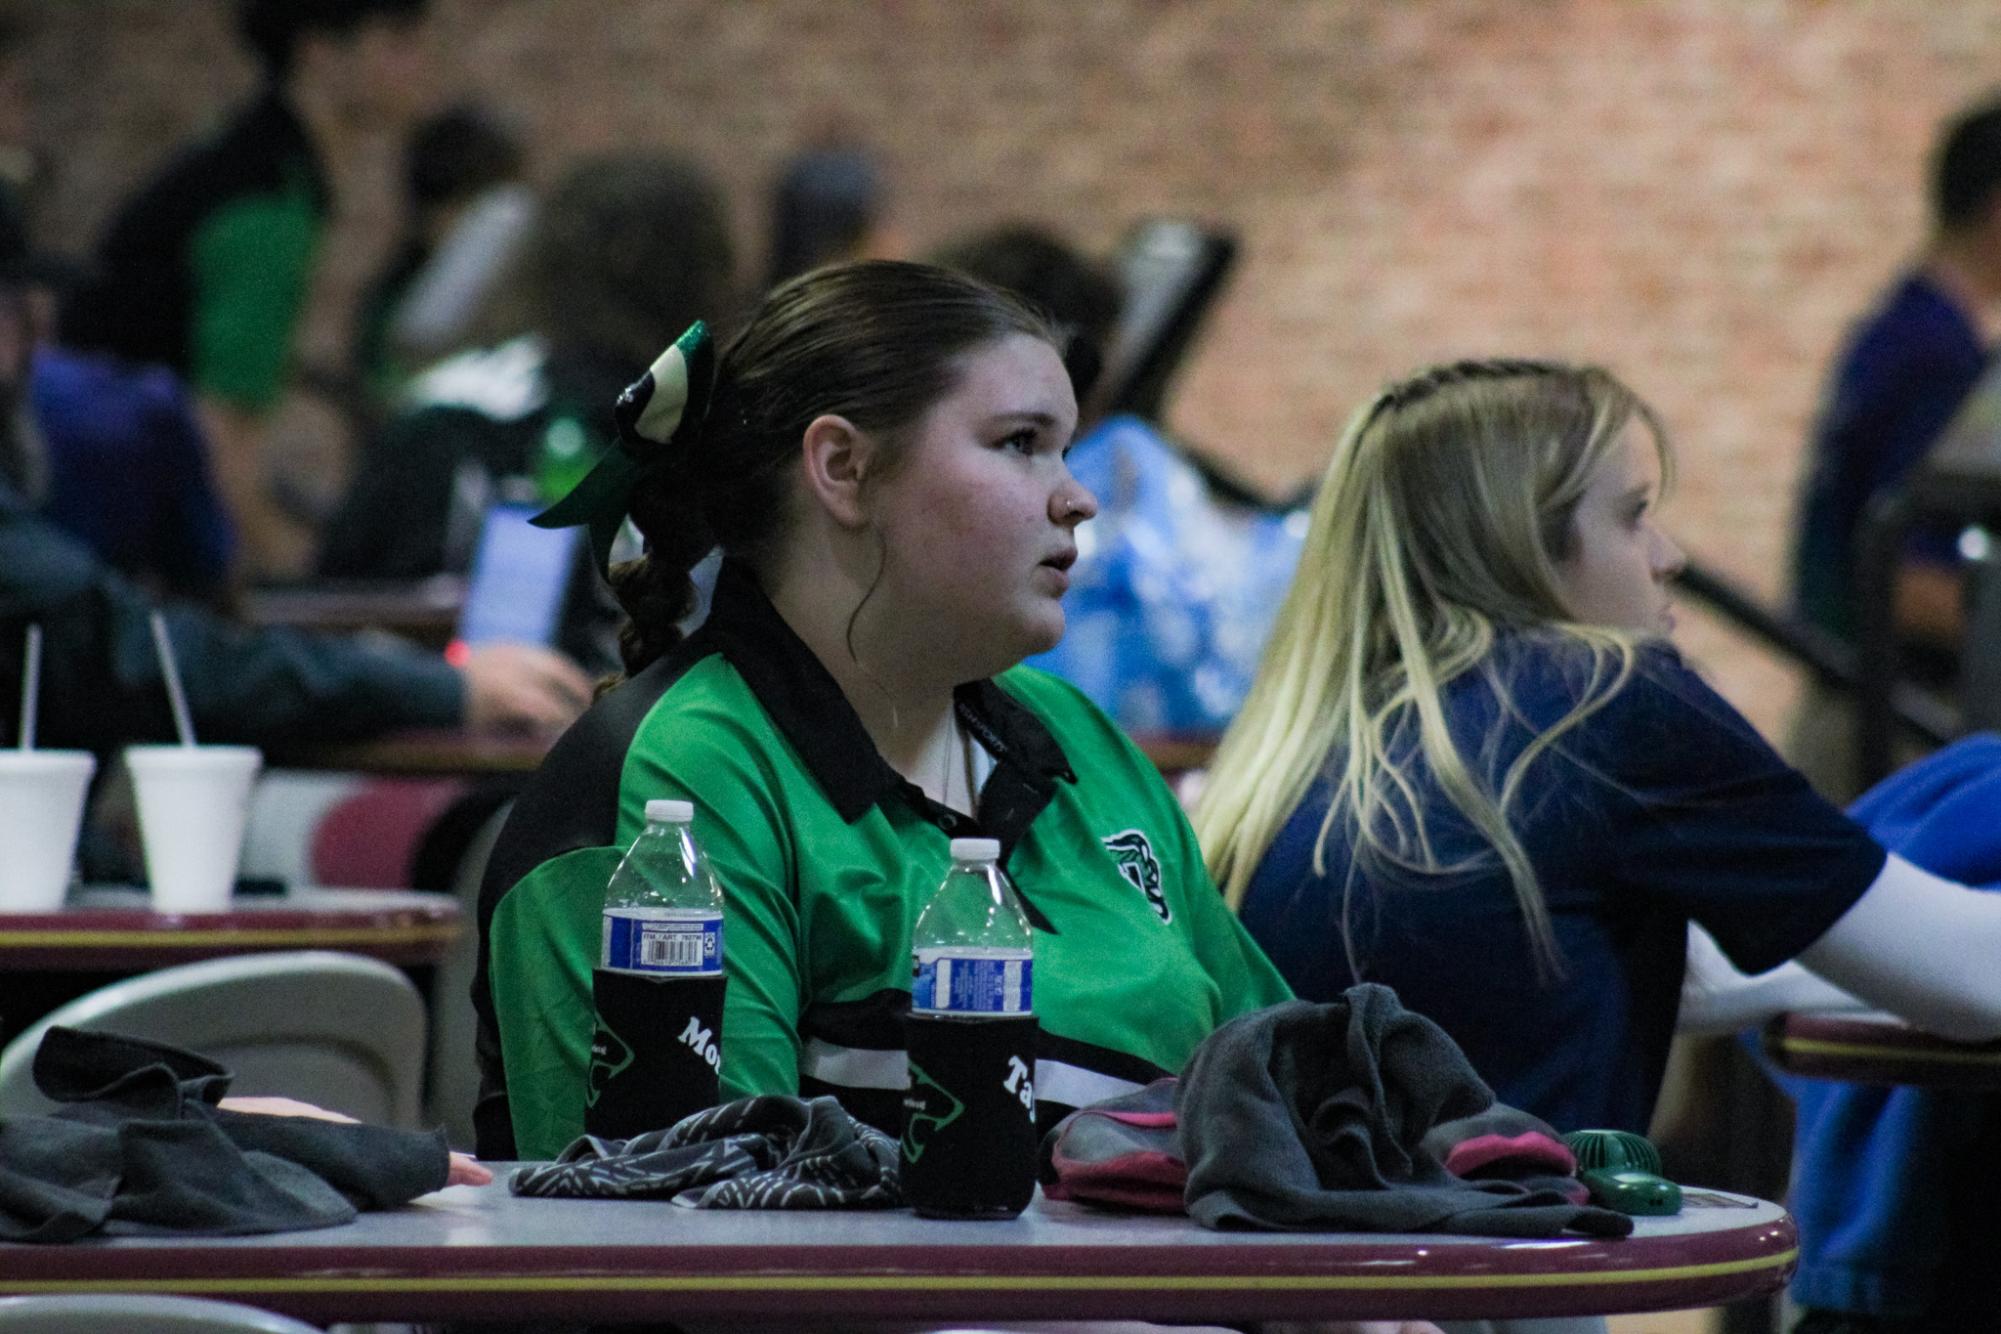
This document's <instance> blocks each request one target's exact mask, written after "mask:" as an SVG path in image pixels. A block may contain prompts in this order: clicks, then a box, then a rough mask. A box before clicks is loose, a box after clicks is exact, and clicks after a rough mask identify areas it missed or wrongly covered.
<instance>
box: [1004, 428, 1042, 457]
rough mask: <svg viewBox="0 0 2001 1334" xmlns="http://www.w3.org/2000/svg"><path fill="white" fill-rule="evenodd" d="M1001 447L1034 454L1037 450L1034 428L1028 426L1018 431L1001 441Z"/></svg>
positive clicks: (1020, 452)
mask: <svg viewBox="0 0 2001 1334" xmlns="http://www.w3.org/2000/svg"><path fill="white" fill-rule="evenodd" d="M1001 448H1002V449H1012V450H1014V451H1015V452H1016V453H1019V454H1033V453H1034V452H1035V431H1034V429H1033V428H1026V429H1023V430H1019V431H1016V432H1015V433H1014V434H1013V435H1011V436H1008V437H1007V438H1006V439H1005V440H1002V441H1001Z"/></svg>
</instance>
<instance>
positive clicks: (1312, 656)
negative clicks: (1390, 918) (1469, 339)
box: [1194, 361, 1668, 975]
mask: <svg viewBox="0 0 2001 1334" xmlns="http://www.w3.org/2000/svg"><path fill="white" fill-rule="evenodd" d="M1635 418H1637V419H1638V420H1640V421H1641V422H1643V423H1644V424H1645V425H1646V427H1647V429H1648V431H1649V433H1650V434H1651V435H1652V437H1653V444H1654V447H1655V449H1656V450H1657V451H1658V452H1659V454H1660V456H1661V464H1662V468H1663V476H1665V473H1666V469H1667V466H1668V450H1667V441H1666V436H1665V434H1664V433H1663V432H1662V430H1661V427H1660V423H1659V421H1658V419H1657V418H1656V417H1655V416H1654V414H1653V412H1652V410H1651V409H1649V408H1648V407H1647V405H1646V404H1645V403H1643V402H1641V401H1640V399H1639V398H1638V397H1637V396H1636V395H1634V394H1633V392H1632V391H1631V390H1629V389H1627V388H1626V387H1625V386H1624V385H1622V384H1621V383H1619V381H1618V380H1616V379H1614V378H1613V377H1612V376H1611V375H1610V374H1609V373H1608V372H1606V371H1603V370H1600V369H1598V368H1596V367H1590V366H1584V367H1575V366H1567V365H1562V364H1558V363H1553V362H1541V361H1462V362H1455V363H1453V364H1450V365H1445V366H1438V367H1434V368H1432V369H1430V370H1427V371H1423V372H1421V373H1419V374H1417V375H1415V376H1412V377H1411V378H1409V379H1407V380H1404V381H1401V382H1400V383H1397V384H1395V385H1392V386H1391V387H1390V388H1388V389H1386V390H1384V391H1383V393H1381V394H1380V395H1378V396H1377V398H1376V399H1375V400H1374V401H1373V402H1372V403H1370V404H1369V405H1368V406H1367V407H1366V408H1364V409H1363V410H1362V411H1360V412H1358V413H1357V414H1356V415H1355V417H1354V418H1353V420H1352V421H1350V423H1349V425H1348V428H1347V430H1346V431H1345V432H1344V433H1343V434H1342V437H1341V442H1340V444H1339V445H1337V446H1336V447H1335V450H1334V457H1333V459H1332V461H1331V462H1330V463H1329V464H1328V467H1327V475H1326V478H1325V479H1324V480H1323V482H1322V483H1321V487H1320V493H1319V496H1318V498H1317V499H1316V500H1315V502H1314V505H1313V513H1312V523H1311V527H1310V528H1309V530H1308V533H1307V537H1306V544H1305V550H1304V552H1303V554H1302V555H1301V558H1300V564H1299V573H1298V575H1297V576H1296V577H1295V579H1294V581H1293V585H1292V589H1291V591H1290V592H1289V593H1288V594H1287V595H1286V599H1285V603H1284V605H1283V606H1282V608H1281V609H1280V611H1279V616H1278V621H1277V625H1276V627H1275V629H1274V631H1273V634H1272V638H1271V642H1270V643H1269V644H1268V645H1267V647H1266V649H1265V653H1264V659H1263V661H1262V662H1261V663H1260V665H1259V668H1258V674H1257V677H1256V679H1255V681H1254V682H1253V683H1252V686H1251V690H1250V694H1249V696H1248V697H1247V699H1246V700H1245V703H1244V707H1243V710H1242V711H1241V712H1240V713H1239V714H1238V715H1237V718H1236V721H1235V722H1233V723H1232V724H1231V726H1230V728H1229V731H1228V732H1227V733H1225V734H1224V737H1223V742H1222V745H1221V747H1220V749H1219V750H1218V751H1217V754H1216V760H1215V763H1214V765H1213V766H1212V768H1211V770H1210V774H1209V780H1208V783H1207V784H1206V786H1205V787H1204V789H1203V791H1202V795H1201V798H1200V800H1199V801H1198V803H1197V806H1196V810H1195V817H1194V823H1195V830H1196V833H1197V835H1198V836H1199V837H1200V839H1201V842H1202V846H1203V848H1204V850H1205V855H1206V858H1207V860H1208V864H1209V870H1210V873H1211V874H1212V875H1213V876H1215V878H1216V881H1217V883H1218V884H1220V885H1221V886H1222V887H1223V890H1224V893H1225V895H1226V896H1227V898H1228V900H1229V902H1230V905H1231V906H1232V907H1233V908H1234V907H1236V906H1238V905H1239V904H1241V902H1242V901H1243V896H1244V891H1245V890H1246V888H1248V886H1249V884H1250V881H1251V877H1252V875H1253V874H1254V873H1255V872H1256V870H1257V867H1258V863H1259V862H1260V861H1261V860H1262V859H1263V857H1264V855H1265V853H1266V851H1267V850H1268V849H1269V848H1270V847H1271V844H1272V840H1273V839H1274V838H1276V837H1277V835H1278V831H1279V829H1280V828H1281V827H1282V826H1283V825H1284V824H1285V822H1286V820H1287V819H1288V818H1289V817H1290V816H1291V814H1292V812H1293V811H1294V810H1295V809H1296V808H1297V807H1298V805H1299V803H1300V802H1301V801H1302V800H1303V799H1304V798H1305V796H1306V794H1307V791H1308V789H1309V788H1310V787H1311V786H1312V785H1313V783H1314V781H1315V779H1316V778H1318V777H1319V776H1320V775H1321V774H1322V773H1323V772H1324V773H1325V775H1326V777H1327V779H1328V781H1329V782H1330V784H1331V787H1332V793H1331V800H1330V802H1329V805H1328V809H1327V817H1326V819H1325V820H1324V821H1323V822H1322V823H1321V827H1320V834H1319V837H1318V839H1317V840H1316V841H1315V844H1314V853H1313V866H1314V871H1315V873H1316V874H1318V875H1322V876H1324V875H1326V874H1327V867H1326V849H1327V842H1328V836H1329V833H1330V832H1331V831H1332V830H1333V829H1334V827H1335V822H1336V821H1337V820H1338V821H1341V822H1343V826H1344V829H1345V831H1346V832H1347V834H1348V835H1349V838H1350V846H1351V847H1352V848H1353V849H1354V850H1355V853H1356V855H1357V857H1358V858H1379V859H1382V861H1384V862H1386V863H1387V864H1390V865H1394V866H1398V867H1402V868H1406V869H1410V870H1414V871H1416V872H1418V873H1420V874H1442V873H1445V872H1447V871H1451V870H1456V869H1462V867H1461V865H1459V864H1455V865H1451V866H1448V865H1446V864H1444V863H1442V862H1441V860H1440V859H1439V857H1438V856H1437V855H1436V853H1435V852H1434V849H1433V844H1432V839H1431V833H1430V831H1429V830H1428V829H1427V827H1426V823H1425V820H1424V816H1423V809H1422V803H1421V802H1420V801H1419V800H1418V797H1417V791H1418V788H1417V783H1416V780H1415V779H1414V777H1413V766H1414V765H1415V764H1416V762H1417V761H1416V758H1415V757H1413V756H1411V755H1410V753H1409V744H1408V738H1409V737H1410V736H1411V730H1410V729H1411V728H1412V727H1413V725H1414V727H1415V737H1416V742H1417V746H1418V750H1419V752H1420V753H1421V756H1422V763H1423V766H1424V767H1426V768H1428V769H1429V771H1430V773H1431V775H1432V776H1433V778H1434V780H1435V781H1436V782H1437V784H1438V786H1439V788H1440V790H1441V791H1442V792H1443V793H1444V795H1445V796H1446V798H1447V799H1448V800H1449V801H1450V802H1451V803H1452V805H1453V806H1454V807H1455V808H1456V809H1457V810H1458V812H1459V813H1460V814H1461V815H1462V816H1463V817H1464V818H1465V819H1466V821H1467V822H1468V823H1469V824H1470V825H1471V826H1472V828H1473V830H1474V831H1475V832H1477V833H1478V835H1479V836H1480V837H1481V838H1482V839H1483V840H1484V841H1485V842H1486V843H1487V844H1488V846H1489V847H1490V848H1491V850H1492V854H1493V855H1494V856H1497V857H1498V858H1499V859H1500V862H1501V864H1502V865H1503V867H1504V868H1505V869H1506V871H1507V874H1508V878H1509V880H1510V881H1511V882H1512V884H1513V887H1514V892H1515V898H1516V900H1517V902H1518V903H1519V905H1520V907H1521V911H1522V917H1523V919H1524V921H1525V922H1526V924H1527V927H1528V934H1529V939H1530V942H1531V946H1532V949H1533V952H1534V956H1535V958H1536V961H1537V965H1538V969H1539V970H1540V971H1542V972H1544V973H1545V975H1547V974H1549V973H1552V972H1560V971H1561V967H1562V961H1561V960H1560V958H1559V957H1558V955H1557V950H1556V945H1555V939H1554V936H1553V934H1552V931H1551V928H1550V921H1549V910H1548V907H1547V905H1546V904H1545V902H1544V900H1543V895H1542V890H1541V887H1540V886H1539V885H1538V883H1537V881H1536V876H1535V870H1534V868H1533V867H1532V866H1531V865H1530V864H1529V859H1528V855H1527V853H1526V852H1525V851H1524V849H1523V847H1522V844H1521V841H1520V839H1518V838H1517V837H1516V836H1515V834H1514V831H1513V829H1512V828H1511V826H1510V823H1509V813H1510V810H1511V808H1512V806H1513V804H1514V802H1515V800H1516V798H1517V796H1518V795H1519V794H1520V788H1521V785H1522V780H1523V778H1524V776H1525V775H1526V774H1527V772H1528V769H1529V766H1530V765H1531V764H1532V763H1533V762H1534V761H1535V759H1536V758H1537V757H1538V756H1540V755H1541V754H1543V753H1544V752H1545V751H1547V750H1548V749H1549V747H1550V746H1551V745H1553V744H1554V743H1555V742H1556V741H1557V740H1558V739H1559V738H1560V737H1561V736H1562V735H1563V734H1564V733H1565V732H1566V731H1568V730H1569V729H1571V728H1573V727H1575V726H1576V725H1577V724H1578V723H1580V722H1582V721H1583V720H1584V719H1585V718H1587V717H1589V716H1590V714H1591V713H1592V712H1594V711H1595V710H1597V709H1598V708H1600V707H1602V706H1603V705H1604V703H1605V702H1606V701H1607V700H1608V699H1610V698H1611V697H1612V695H1614V694H1615V693H1617V691H1618V690H1619V689H1620V688H1621V687H1622V686H1623V685H1624V684H1625V683H1626V680H1627V678H1628V677H1629V676H1630V675H1631V673H1632V671H1633V666H1634V662H1635V646H1636V639H1637V637H1636V636H1635V635H1634V634H1632V633H1631V632H1624V631H1620V630H1617V629H1613V628H1607V627H1603V626H1589V625H1583V624H1579V623H1576V622H1575V621H1573V620H1572V619H1571V618H1570V613H1569V612H1568V611H1567V610H1566V609H1565V607H1564V605H1563V601H1562V598H1561V596H1560V594H1559V591H1558V582H1557V574H1556V562H1557V561H1558V560H1560V559H1562V558H1563V557H1564V556H1565V555H1567V554H1568V553H1569V551H1570V550H1571V549H1572V543H1573V542H1574V541H1575V531H1574V528H1573V526H1572V521H1573V518H1574V516H1575V513H1576V508H1577V502H1578V499H1579V498H1580V497H1581V496H1582V494H1583V492H1584V488H1585V485H1586V483H1587V482H1588V481H1589V479H1590V478H1591V476H1592V474H1593V472H1594V471H1595V470H1596V468H1597V466H1598V464H1599V463H1600V462H1601V461H1602V460H1603V459H1604V458H1605V456H1606V455H1607V453H1609V452H1610V451H1611V450H1612V448H1613V446H1614V444H1615V442H1617V441H1618V439H1619V438H1620V432H1621V431H1622V430H1623V429H1624V428H1625V427H1626V425H1627V424H1628V423H1629V422H1631V421H1633V420H1634V419H1635ZM1538 626H1542V627H1549V628H1551V629H1553V630H1555V631H1557V632H1560V633H1562V634H1564V635H1565V636H1567V637H1569V638H1571V639H1573V640H1575V641H1576V642H1577V643H1579V644H1580V645H1582V646H1584V647H1586V648H1587V649H1588V650H1589V652H1590V661H1591V664H1592V666H1591V670H1590V673H1589V676H1588V679H1587V681H1586V683H1585V687H1584V689H1583V691H1582V693H1581V695H1580V696H1579V699H1578V702H1577V703H1576V704H1575V706H1574V707H1573V708H1572V709H1571V710H1570V711H1569V712H1568V713H1567V714H1566V715H1565V716H1564V717H1562V718H1561V719H1559V720H1558V721H1557V722H1556V723H1555V724H1554V725H1552V726H1551V727H1549V728H1547V729H1546V730H1544V731H1543V732H1542V733H1541V734H1540V735H1539V736H1537V737H1535V738H1534V739H1533V740H1532V741H1531V743H1530V744H1529V745H1528V746H1527V747H1526V748H1525V749H1524V750H1523V751H1522V753H1521V755H1520V756H1519V757H1517V758H1516V759H1515V760H1514V761H1513V762H1512V763H1511V764H1510V765H1509V767H1508V769H1507V771H1506V772H1505V774H1503V775H1502V776H1501V777H1500V780H1499V782H1498V784H1495V783H1493V782H1492V781H1491V780H1486V779H1483V778H1482V777H1480V776H1479V775H1478V774H1477V773H1476V771H1475V766H1474V765H1473V764H1471V763H1469V757H1468V756H1467V755H1464V754H1462V753H1461V751H1460V749H1459V747H1458V746H1457V745H1456V744H1455V743H1454V741H1453V738H1452V734H1451V732H1450V730H1449V728H1448V725H1447V718H1446V710H1445V707H1444V704H1443V699H1442V695H1443V691H1444V689H1445V687H1446V686H1447V684H1448V683H1450V682H1451V681H1452V680H1453V679H1454V678H1456V677H1458V676H1460V675H1461V674H1463V673H1465V672H1467V671H1470V670H1473V669H1475V668H1477V667H1479V666H1480V665H1481V664H1482V663H1483V662H1485V661H1486V660H1487V658H1488V655H1489V653H1490V651H1491V650H1492V649H1493V647H1494V643H1495V632H1496V629H1497V627H1501V628H1528V627H1538ZM1493 687H1494V689H1495V690H1496V691H1497V692H1498V693H1499V694H1500V696H1501V705H1502V709H1501V713H1502V717H1503V718H1504V719H1505V718H1509V717H1518V716H1519V714H1518V711H1517V710H1515V709H1514V707H1513V703H1512V700H1511V698H1510V697H1509V695H1508V692H1507V687H1506V684H1505V682H1503V681H1501V680H1499V679H1498V678H1497V679H1495V680H1494V681H1493ZM1398 738H1404V740H1401V741H1399V740H1398ZM1353 881H1354V875H1353V869H1352V867H1351V868H1348V883H1349V885H1350V886H1351V887H1352V884H1353ZM1343 920H1344V921H1345V920H1346V913H1345V910H1344V913H1343ZM1350 962H1351V964H1352V963H1354V962H1355V961H1354V959H1353V955H1352V950H1351V954H1350Z"/></svg>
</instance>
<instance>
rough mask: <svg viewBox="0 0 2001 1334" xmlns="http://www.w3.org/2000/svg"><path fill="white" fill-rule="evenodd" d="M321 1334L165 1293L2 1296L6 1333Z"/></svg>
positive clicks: (278, 1318)
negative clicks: (252, 1333) (259, 1333)
mask: <svg viewBox="0 0 2001 1334" xmlns="http://www.w3.org/2000/svg"><path fill="white" fill-rule="evenodd" d="M232 1331H233V1332H235V1334H251V1332H255V1331H262V1334H319V1330H318V1329H317V1327H315V1326H313V1325H308V1324H305V1323H303V1322H301V1321H298V1320H294V1319H292V1318H291V1317H289V1316H282V1315H275V1314H273V1313H272V1312H270V1311H260V1310H258V1309H257V1308H256V1307H254V1306H238V1305H237V1304H236V1303H235V1302H215V1301H209V1300H208V1299H206V1298H203V1297H170V1296H166V1295H164V1294H160V1293H129V1292H87V1293H74V1294H71V1293H63V1294H60V1295H49V1296H41V1297H5V1298H0V1334H232Z"/></svg>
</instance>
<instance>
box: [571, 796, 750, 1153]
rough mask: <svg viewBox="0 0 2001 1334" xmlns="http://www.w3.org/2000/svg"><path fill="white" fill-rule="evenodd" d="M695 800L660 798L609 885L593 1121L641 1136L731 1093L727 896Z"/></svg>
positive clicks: (601, 1128) (595, 983)
mask: <svg viewBox="0 0 2001 1334" xmlns="http://www.w3.org/2000/svg"><path fill="white" fill-rule="evenodd" d="M694 817H695V808H694V803H693V802H688V801H649V802H647V803H646V828H645V829H644V830H642V831H641V832H640V835H639V837H638V838H636V839H634V840H633V844H632V847H631V848H630V849H629V850H628V851H627V852H626V854H625V859H624V860H623V861H621V862H620V863H619V864H618V869H617V870H616V871H614V872H612V876H611V881H610V883H609V884H607V885H606V886H605V891H604V925H603V936H602V939H601V941H600V944H599V951H598V966H597V971H596V973H595V974H594V975H593V977H592V979H591V995H592V999H593V1001H594V1002H595V1003H596V1006H597V1028H596V1031H595V1032H593V1033H592V1035H591V1065H590V1086H589V1088H588V1089H587V1090H586V1092H585V1095H584V1129H585V1130H587V1131H589V1132H590V1133H591V1134H593V1135H602V1136H605V1137H606V1138H609V1139H630V1138H631V1137H632V1136H634V1135H637V1134H641V1133H643V1132H645V1131H648V1130H660V1129H663V1128H665V1127H667V1126H670V1125H673V1124H674V1123H675V1122H676V1121H678V1120H680V1119H681V1118H682V1117H684V1116H686V1115H688V1114H689V1113H690V1112H699V1111H702V1110H704V1109H705V1108H709V1107H713V1106H715V1104H716V1103H717V1102H718V1101H719V1100H720V1097H721V1083H720V1075H721V1067H722V1044H723V989H724V985H725V982H726V979H725V978H724V976H723V892H722V887H721V886H720V885H718V884H717V883H716V878H715V875H714V874H713V873H712V872H711V871H710V870H709V863H708V859H707V858H706V857H704V856H703V855H702V849H701V845H700V844H698V843H696V841H695V835H694V830H693V821H694Z"/></svg>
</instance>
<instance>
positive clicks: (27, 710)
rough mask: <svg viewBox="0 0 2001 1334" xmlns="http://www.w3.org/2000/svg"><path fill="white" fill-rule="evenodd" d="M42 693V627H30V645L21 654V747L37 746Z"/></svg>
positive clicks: (32, 747) (31, 747) (27, 748)
mask: <svg viewBox="0 0 2001 1334" xmlns="http://www.w3.org/2000/svg"><path fill="white" fill-rule="evenodd" d="M41 695H42V627H41V626H39V625H31V626H29V627H28V646H27V649H26V651H25V652H23V653H22V655H21V737H20V741H21V749H22V750H33V749H34V748H35V704H36V702H37V701H38V700H40V699H41Z"/></svg>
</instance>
